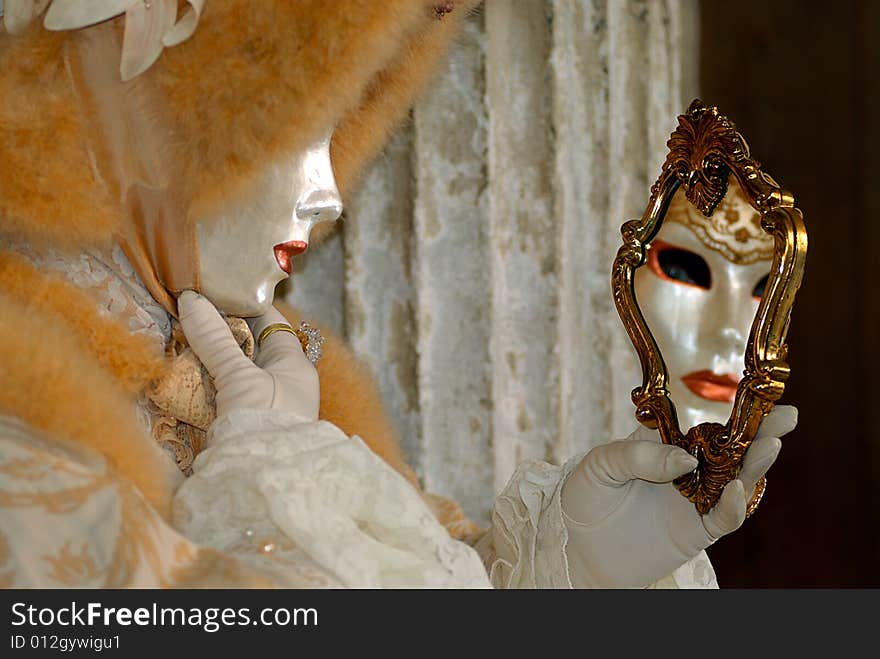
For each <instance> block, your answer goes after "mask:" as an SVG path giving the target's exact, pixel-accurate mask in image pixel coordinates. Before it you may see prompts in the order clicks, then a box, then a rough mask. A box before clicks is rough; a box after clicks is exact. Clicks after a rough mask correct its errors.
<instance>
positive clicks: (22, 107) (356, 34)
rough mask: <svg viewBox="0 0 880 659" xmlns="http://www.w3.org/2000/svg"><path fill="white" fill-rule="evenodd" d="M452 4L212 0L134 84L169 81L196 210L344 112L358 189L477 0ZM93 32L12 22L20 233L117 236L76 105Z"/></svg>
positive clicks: (84, 239) (349, 169)
mask: <svg viewBox="0 0 880 659" xmlns="http://www.w3.org/2000/svg"><path fill="white" fill-rule="evenodd" d="M441 4H442V9H443V11H440V10H438V6H439V5H438V4H437V3H436V2H435V1H434V0H385V1H384V2H374V1H373V0H334V2H333V3H327V2H324V1H323V0H298V1H297V2H290V0H266V1H265V2H260V3H253V2H251V1H250V0H212V1H211V2H208V3H207V4H206V6H205V10H204V13H203V15H202V18H201V21H200V23H199V27H198V29H197V30H196V33H195V34H194V35H193V37H192V38H191V39H190V40H189V41H187V42H185V43H183V44H181V45H179V46H176V47H174V48H170V49H167V50H166V51H165V52H164V53H163V54H162V56H161V57H160V58H159V60H158V61H157V62H156V64H155V65H154V66H153V67H152V68H150V69H149V70H148V71H147V72H146V73H144V74H143V75H141V76H138V77H137V78H135V79H134V80H133V81H131V82H130V83H125V84H126V85H129V87H128V88H127V89H131V90H132V91H133V92H136V90H137V89H138V88H139V87H140V86H146V87H149V88H150V89H151V90H152V91H154V92H157V93H158V96H159V97H160V99H161V103H162V111H163V112H164V113H167V114H169V115H170V117H169V119H170V127H171V138H170V140H169V144H168V145H167V147H168V149H170V150H171V151H172V153H171V154H170V157H171V158H172V160H173V161H174V162H176V163H181V164H182V166H183V167H184V170H183V172H182V173H181V176H182V178H183V180H182V181H181V182H180V184H181V188H182V189H183V190H185V194H186V196H187V197H188V198H189V199H190V202H191V208H192V209H195V211H196V212H198V213H202V212H208V211H210V210H211V209H214V208H216V207H217V206H219V205H222V204H223V203H224V202H226V201H228V200H229V198H230V197H231V196H232V195H234V194H236V192H237V191H240V190H241V189H242V187H243V186H245V185H246V184H247V182H248V180H249V179H250V178H251V177H252V175H253V174H254V172H255V170H257V169H258V168H259V167H261V166H263V165H264V164H265V163H266V162H268V161H271V160H272V159H274V158H277V157H280V156H281V155H282V154H284V153H289V152H293V151H297V150H299V149H301V148H303V147H304V146H305V145H306V144H308V143H310V142H312V141H314V140H315V139H317V138H318V137H319V136H320V135H321V134H323V133H324V132H325V131H326V130H327V129H328V128H330V127H331V126H333V125H337V126H339V128H340V130H339V131H338V135H337V136H335V137H334V145H333V149H334V153H335V154H336V155H337V157H338V158H339V159H340V163H339V167H338V174H339V183H340V188H341V189H343V190H346V191H348V190H350V187H351V181H352V180H353V179H354V177H355V176H356V175H357V172H358V171H359V170H360V169H361V167H362V165H363V162H364V160H365V159H367V158H369V157H372V156H373V155H374V154H375V153H376V151H377V150H378V149H379V148H381V145H382V143H383V142H384V140H385V138H386V137H387V135H388V133H389V132H390V130H391V129H392V127H393V126H394V125H395V124H396V123H397V122H398V121H399V120H400V119H401V118H403V117H404V116H405V114H406V110H407V109H408V108H409V106H410V104H411V103H412V100H413V96H414V94H415V93H416V92H417V91H418V90H419V89H421V87H422V86H423V84H424V82H425V81H426V79H427V77H428V74H429V72H430V70H431V65H432V63H433V62H434V61H435V60H436V58H437V57H439V55H440V54H442V52H443V50H444V48H445V45H446V44H447V42H448V41H449V39H450V38H451V36H452V34H453V33H454V29H455V26H456V25H457V24H458V23H460V20H461V18H462V17H463V15H464V14H465V13H466V12H467V11H468V10H469V9H470V8H472V7H473V6H474V5H475V4H476V3H475V1H474V0H460V1H459V2H456V3H448V2H447V3H441ZM448 5H454V7H455V11H453V12H452V13H448V12H446V9H448ZM116 24H117V26H118V27H120V28H121V25H122V19H116ZM89 29H91V28H85V30H84V31H87V30H89ZM82 32H83V31H73V32H62V33H51V32H48V31H46V30H45V29H43V28H42V26H41V25H39V23H38V22H36V23H34V24H33V25H32V26H31V27H30V28H29V29H28V30H27V31H26V32H25V33H23V34H22V35H18V36H15V37H11V36H9V35H6V34H3V33H0V124H2V125H3V126H4V130H3V132H2V138H0V139H2V142H0V171H3V172H8V173H14V176H7V177H6V178H4V181H3V193H2V196H0V216H2V217H3V223H4V228H6V229H7V230H11V231H13V232H14V233H15V234H16V235H18V236H20V237H24V238H26V239H28V240H31V241H44V242H45V241H51V242H53V243H54V244H55V245H56V246H63V245H67V246H73V247H81V246H83V245H84V244H101V243H104V244H106V243H107V242H108V241H109V239H110V238H111V237H112V235H113V234H114V233H116V232H117V231H118V227H119V220H120V218H121V214H122V209H121V208H120V207H119V203H118V201H117V202H114V201H112V200H110V199H108V197H107V194H106V192H105V190H104V189H103V188H102V187H101V185H100V183H99V181H98V180H97V179H96V178H95V176H94V172H93V168H92V167H91V163H90V161H89V154H88V152H87V150H86V148H85V146H84V145H85V144H86V142H87V128H88V126H87V122H88V121H90V117H88V116H84V114H83V113H81V112H78V111H76V109H77V108H81V105H80V103H79V102H78V99H77V97H76V94H75V90H74V89H73V88H72V83H71V79H70V76H69V75H68V71H66V70H65V53H66V52H67V49H71V48H73V49H75V48H76V47H77V40H78V39H82ZM120 84H123V83H120ZM144 96H145V97H146V96H147V95H146V94H145V95H144ZM155 111H156V109H155V108H145V112H155Z"/></svg>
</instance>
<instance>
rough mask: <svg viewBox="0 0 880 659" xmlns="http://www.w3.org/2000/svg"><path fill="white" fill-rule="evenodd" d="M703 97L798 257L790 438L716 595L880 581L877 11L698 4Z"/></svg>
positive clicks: (860, 1)
mask: <svg viewBox="0 0 880 659" xmlns="http://www.w3.org/2000/svg"><path fill="white" fill-rule="evenodd" d="M700 11H701V19H700V20H701V57H700V88H701V95H702V99H703V100H704V101H705V102H707V103H709V104H713V105H717V106H718V107H719V109H720V110H721V112H722V114H725V115H727V116H728V117H729V118H730V119H731V120H732V121H733V122H734V123H735V124H736V125H737V127H738V129H739V130H740V132H742V134H743V135H744V136H745V138H746V141H748V143H749V145H750V146H751V150H752V156H753V157H754V158H756V159H757V160H759V161H760V162H762V163H763V164H764V167H765V169H766V171H767V172H768V173H770V174H771V175H772V176H773V177H774V178H775V179H776V180H777V182H779V184H780V185H782V186H783V187H785V188H787V189H789V190H791V191H792V192H793V193H794V196H795V200H796V204H797V206H798V207H799V208H800V209H801V210H802V211H803V213H804V221H805V223H806V225H807V230H808V232H809V248H808V254H807V265H806V272H805V276H804V281H803V285H802V288H801V290H800V292H799V293H798V297H797V300H796V302H795V307H794V313H793V316H792V325H791V329H790V331H789V335H788V339H789V347H790V360H789V361H790V364H791V367H792V375H791V379H790V380H789V382H788V384H787V386H786V391H785V396H784V398H783V400H782V402H786V403H791V404H794V405H797V407H798V408H799V410H800V418H799V423H798V428H797V429H796V430H795V431H794V432H793V433H791V434H790V435H788V436H786V437H785V438H784V439H783V449H782V453H781V454H780V457H779V459H778V460H777V462H776V464H775V465H774V466H773V468H772V469H771V471H770V473H769V475H768V486H767V494H766V496H765V498H764V501H763V502H762V504H761V507H760V508H759V509H758V511H757V512H756V514H755V515H754V517H752V518H750V519H748V520H747V521H746V522H745V524H744V525H743V528H742V529H740V531H738V532H737V533H734V534H732V535H731V536H729V537H726V538H723V539H721V540H719V541H718V542H717V543H716V544H715V545H714V546H713V547H712V548H710V550H709V555H710V556H711V558H712V562H713V564H714V565H715V569H716V572H717V574H718V579H719V583H720V585H721V587H728V588H729V587H867V586H871V587H877V586H878V585H880V485H878V476H880V419H877V418H876V417H875V416H874V413H875V412H876V409H877V407H878V400H880V386H878V378H880V359H878V349H880V346H878V345H877V344H878V339H880V314H878V303H880V283H878V281H880V280H878V276H877V272H876V271H877V269H878V268H880V240H878V238H880V201H878V200H880V179H878V180H877V181H875V176H880V172H877V166H876V164H875V161H876V160H877V159H880V130H878V123H880V71H878V67H880V48H878V42H880V2H877V1H876V0H835V2H827V1H826V2H816V1H810V2H805V1H804V0H772V2H767V1H766V0H760V1H759V0H738V1H737V2H721V1H720V0H703V2H701V5H700Z"/></svg>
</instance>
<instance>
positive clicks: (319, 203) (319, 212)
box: [296, 191, 342, 225]
mask: <svg viewBox="0 0 880 659" xmlns="http://www.w3.org/2000/svg"><path fill="white" fill-rule="evenodd" d="M309 197H310V198H307V199H305V200H304V201H303V202H302V203H300V204H297V206H296V216H297V218H298V219H300V220H304V221H306V222H309V223H310V224H312V225H315V224H318V223H319V222H334V221H336V220H338V219H339V216H340V215H342V200H341V199H339V196H338V193H337V194H333V193H331V192H329V191H328V192H327V193H325V194H321V195H314V196H312V195H309Z"/></svg>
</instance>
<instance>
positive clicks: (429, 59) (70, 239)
mask: <svg viewBox="0 0 880 659" xmlns="http://www.w3.org/2000/svg"><path fill="white" fill-rule="evenodd" d="M473 4H474V3H473V2H454V3H453V2H443V3H437V2H424V1H418V0H408V1H406V0H397V1H394V0H389V1H388V2H384V3H374V2H366V3H365V2H355V1H350V2H343V1H340V2H334V3H332V5H331V6H330V8H328V6H327V3H323V2H317V1H305V0H304V1H301V2H297V3H287V2H282V1H280V0H279V1H277V2H274V1H272V2H264V3H259V7H258V8H255V5H254V3H249V2H244V1H239V0H211V1H210V2H207V3H205V2H202V1H198V0H190V2H187V3H178V2H177V0H150V1H149V2H130V1H128V0H106V1H102V2H91V3H86V2H79V1H77V0H54V2H49V1H48V0H38V1H36V2H32V1H21V0H18V1H16V0H6V2H5V7H4V16H3V21H4V32H3V33H0V125H3V127H4V128H3V137H2V144H0V171H2V172H3V183H2V189H0V222H2V225H0V226H2V236H3V242H2V245H3V249H2V251H0V282H2V287H0V342H2V344H0V350H2V354H3V360H4V362H3V368H2V372H0V415H2V416H0V581H2V583H3V584H4V585H7V586H38V587H54V586H64V585H69V586H103V587H125V586H160V585H161V586H174V587H187V586H206V585H213V586H217V585H222V586H232V585H245V586H269V585H275V586H282V587H322V586H329V587H334V586H355V587H357V586H374V587H383V586H429V587H430V586H433V587H437V586H467V587H482V586H495V587H530V586H531V587H534V586H537V587H571V586H575V587H585V586H593V587H644V586H650V585H669V586H676V585H686V586H693V585H713V584H714V576H713V574H712V571H711V566H709V564H708V560H707V559H706V557H705V553H703V549H705V547H707V546H708V545H710V544H711V543H712V542H714V541H715V540H716V539H717V538H719V537H721V536H722V535H724V534H725V533H729V532H731V531H734V530H735V529H736V528H738V527H739V525H740V524H741V523H742V521H743V519H744V516H745V507H746V502H747V501H748V499H749V497H750V496H751V492H752V490H753V489H754V484H755V482H757V480H758V479H759V478H760V477H761V475H763V473H764V472H765V471H766V470H767V469H768V468H769V466H770V465H771V464H772V462H773V460H774V459H775V457H776V454H777V453H778V450H779V445H780V442H779V440H778V439H777V438H778V437H779V436H781V435H782V434H784V433H785V432H787V431H789V430H790V429H791V428H792V427H793V423H794V421H793V417H792V414H791V411H790V410H786V409H785V408H777V410H776V411H774V413H773V414H772V415H771V416H769V417H768V418H767V419H765V422H764V424H763V425H762V428H761V433H760V435H761V438H760V439H758V440H757V441H756V442H755V443H754V444H753V446H752V447H751V449H750V451H749V453H748V454H747V458H746V463H745V466H744V468H743V471H742V474H741V475H740V478H739V479H738V480H735V481H732V482H731V483H730V484H729V485H728V486H727V488H726V489H725V492H724V495H723V496H722V498H721V500H720V502H719V504H718V505H717V506H716V507H715V508H714V509H713V510H712V511H711V512H710V513H708V514H707V515H705V516H700V515H698V514H697V513H696V511H695V510H694V508H693V506H692V505H691V504H690V503H689V502H688V501H687V500H685V499H684V498H683V497H681V496H680V495H679V494H678V493H677V491H675V489H674V488H673V486H672V485H671V484H670V481H671V480H672V479H674V478H675V477H677V476H679V475H681V474H683V473H686V472H688V471H690V470H691V469H693V468H694V466H695V460H694V459H693V458H692V457H691V456H689V455H687V454H686V453H685V452H684V451H681V450H680V449H677V448H675V447H670V446H665V445H663V444H661V443H659V441H658V438H657V436H656V433H652V432H650V431H647V430H639V431H637V432H636V433H634V434H633V436H631V437H630V438H628V439H627V440H623V441H617V442H611V443H609V444H607V445H604V446H601V447H599V448H597V449H594V450H593V451H591V452H590V453H588V454H587V455H586V456H576V457H574V458H572V460H570V461H569V462H567V463H566V464H565V465H563V466H561V467H558V466H553V465H548V464H545V463H529V464H526V465H522V466H521V467H520V468H519V469H518V470H517V472H516V474H514V475H513V477H512V479H511V481H510V483H509V485H508V486H507V487H506V488H505V490H504V491H503V492H502V493H501V494H500V495H499V497H498V499H497V500H496V502H495V509H494V514H493V520H492V526H491V528H490V529H487V530H483V529H477V528H476V527H474V526H473V525H472V524H470V523H469V522H468V521H467V520H465V519H464V518H463V517H462V515H461V513H460V510H459V509H458V508H457V507H456V506H455V504H454V503H452V502H450V501H446V500H443V499H440V498H438V497H433V496H431V495H429V494H426V493H424V492H421V491H420V489H419V487H418V483H417V481H416V479H415V478H414V477H413V475H412V472H411V470H409V468H408V467H407V466H406V465H405V463H404V461H403V459H402V457H401V455H400V452H399V450H398V448H397V445H396V443H395V442H394V440H393V433H392V432H391V430H390V427H389V425H388V423H387V421H386V420H385V418H384V416H383V414H382V412H381V405H380V403H379V400H378V397H377V396H376V394H375V391H374V389H373V388H372V386H371V385H370V383H369V382H368V380H367V379H366V378H365V377H364V375H363V373H362V372H361V371H360V370H359V367H358V365H357V363H356V362H355V361H354V359H353V358H352V357H351V356H350V355H349V354H348V353H347V352H346V351H345V349H344V347H343V346H342V345H340V344H339V343H338V342H337V341H335V340H331V339H328V340H327V343H326V344H325V345H324V346H323V352H324V354H323V356H322V357H321V358H320V360H318V361H317V370H315V368H314V366H313V365H312V362H311V361H310V360H309V357H311V358H312V359H313V360H315V359H317V356H318V354H317V353H318V351H319V348H320V346H319V345H318V344H319V341H320V339H319V337H318V336H317V335H316V334H314V332H312V331H311V330H310V328H308V327H300V325H299V322H298V318H297V317H296V314H295V312H293V311H290V310H285V312H284V313H285V316H286V318H285V317H283V316H282V315H281V314H280V312H279V311H277V310H275V309H274V308H273V307H272V303H273V294H274V286H275V284H277V283H278V281H280V280H281V279H282V278H284V277H285V276H287V275H289V274H290V259H291V258H293V257H295V256H296V255H297V254H298V253H301V252H302V251H303V250H304V249H306V248H307V246H308V243H309V241H310V240H314V239H315V237H316V236H319V235H320V234H321V233H323V232H326V231H327V230H328V228H329V226H330V225H332V222H333V221H334V220H335V219H336V218H337V217H338V216H339V214H340V212H341V199H342V197H344V196H345V195H346V194H347V193H348V191H349V190H350V188H351V186H352V184H353V181H354V179H355V176H356V173H357V171H358V170H359V169H360V167H361V166H362V164H363V163H364V161H365V160H367V159H368V158H369V157H371V156H372V155H373V154H375V153H376V152H377V151H378V150H379V149H380V148H381V145H382V143H383V142H384V140H385V139H386V137H387V135H388V133H389V131H390V130H391V129H392V127H393V126H394V125H395V124H396V123H397V122H398V121H399V120H400V119H401V118H402V117H403V116H404V115H405V112H406V109H407V108H408V107H409V105H410V103H411V101H412V98H413V95H414V94H415V92H416V91H417V90H418V89H419V88H420V87H421V85H422V84H423V83H424V81H425V80H426V79H427V77H428V74H429V72H430V68H431V64H432V63H433V62H435V61H436V60H437V59H438V58H439V57H440V56H441V55H442V52H443V51H444V49H445V46H446V44H447V43H448V41H449V39H450V38H451V36H452V34H453V33H454V31H455V28H456V26H457V24H459V23H460V21H461V20H462V17H463V15H464V14H465V13H466V12H467V11H468V10H469V9H470V7H471V5H473ZM179 5H180V6H179ZM121 12H124V16H122V15H120V13H121ZM331 162H332V168H331ZM337 182H338V185H339V187H340V188H341V192H342V194H341V195H340V193H339V190H338V189H337ZM221 312H222V313H221ZM242 318H246V319H247V321H245V320H242ZM178 320H179V322H178ZM288 323H289V324H288ZM297 330H299V334H297ZM303 348H305V351H304V350H303ZM306 353H308V354H306ZM319 383H320V385H319ZM319 386H320V391H319ZM584 432H589V429H586V428H585V429H584Z"/></svg>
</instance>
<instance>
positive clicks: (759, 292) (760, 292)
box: [752, 272, 770, 300]
mask: <svg viewBox="0 0 880 659" xmlns="http://www.w3.org/2000/svg"><path fill="white" fill-rule="evenodd" d="M769 280H770V273H769V272H768V273H767V274H766V275H764V276H763V277H761V279H759V280H758V283H757V284H755V288H754V289H753V290H752V296H753V297H756V298H758V299H759V300H760V299H761V298H762V297H764V289H765V288H767V282H768V281H769Z"/></svg>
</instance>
